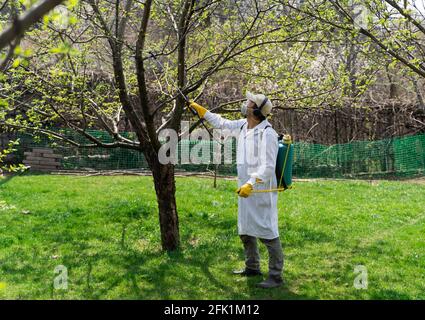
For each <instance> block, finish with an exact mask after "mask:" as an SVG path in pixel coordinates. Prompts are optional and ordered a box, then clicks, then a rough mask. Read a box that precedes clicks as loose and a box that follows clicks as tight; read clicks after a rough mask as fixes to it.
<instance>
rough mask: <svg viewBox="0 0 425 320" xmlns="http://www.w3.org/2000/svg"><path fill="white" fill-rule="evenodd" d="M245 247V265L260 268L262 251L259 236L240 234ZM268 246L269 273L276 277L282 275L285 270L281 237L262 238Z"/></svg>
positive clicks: (250, 267) (253, 268)
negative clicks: (258, 242) (258, 241)
mask: <svg viewBox="0 0 425 320" xmlns="http://www.w3.org/2000/svg"><path fill="white" fill-rule="evenodd" d="M240 238H241V240H242V243H243V246H244V249H245V258H246V260H245V266H246V268H247V269H251V270H260V253H259V251H258V247H257V238H256V237H252V236H248V235H240ZM260 241H261V242H262V243H264V245H265V246H266V247H267V250H268V252H269V275H270V276H274V277H279V278H281V277H282V270H283V251H282V245H281V243H280V240H279V238H275V239H271V240H269V239H260Z"/></svg>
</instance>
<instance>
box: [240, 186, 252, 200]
mask: <svg viewBox="0 0 425 320" xmlns="http://www.w3.org/2000/svg"><path fill="white" fill-rule="evenodd" d="M252 189H253V188H252V184H250V183H245V184H244V185H243V186H242V187H240V188H239V189H238V190H236V193H237V194H238V195H239V197H243V198H248V197H249V196H250V194H251V192H252Z"/></svg>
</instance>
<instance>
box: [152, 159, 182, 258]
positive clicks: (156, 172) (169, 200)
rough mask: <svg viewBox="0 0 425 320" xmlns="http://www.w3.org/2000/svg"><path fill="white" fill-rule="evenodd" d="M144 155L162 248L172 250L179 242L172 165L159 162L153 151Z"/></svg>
mask: <svg viewBox="0 0 425 320" xmlns="http://www.w3.org/2000/svg"><path fill="white" fill-rule="evenodd" d="M145 156H146V160H147V162H148V164H149V167H150V169H151V170H152V175H153V179H154V184H155V192H156V199H157V202H158V211H159V225H160V230H161V244H162V249H163V250H166V251H173V250H176V249H178V248H179V244H180V233H179V218H178V214H177V205H176V184H175V176H174V165H172V164H166V165H164V164H161V163H160V162H159V160H158V156H157V155H156V153H155V152H145Z"/></svg>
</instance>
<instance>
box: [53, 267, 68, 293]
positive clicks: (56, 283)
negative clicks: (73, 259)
mask: <svg viewBox="0 0 425 320" xmlns="http://www.w3.org/2000/svg"><path fill="white" fill-rule="evenodd" d="M55 274H59V275H58V276H56V277H55V278H54V280H53V288H55V290H68V269H67V267H65V266H64V265H58V266H56V268H55Z"/></svg>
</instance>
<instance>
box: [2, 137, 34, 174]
mask: <svg viewBox="0 0 425 320" xmlns="http://www.w3.org/2000/svg"><path fill="white" fill-rule="evenodd" d="M18 145H19V140H12V141H9V143H8V145H7V147H6V148H5V149H3V150H0V172H1V171H2V170H3V171H8V172H24V171H25V170H26V169H27V167H26V166H24V165H23V164H18V165H16V164H12V165H4V164H3V163H4V160H5V158H6V157H7V156H8V155H9V154H11V153H12V152H15V151H17V149H16V147H17V146H18Z"/></svg>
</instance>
